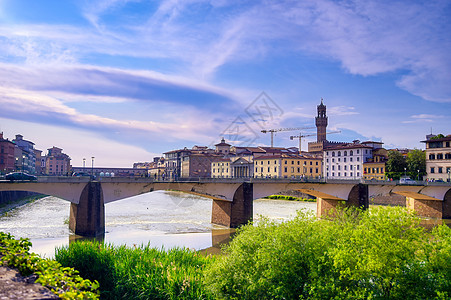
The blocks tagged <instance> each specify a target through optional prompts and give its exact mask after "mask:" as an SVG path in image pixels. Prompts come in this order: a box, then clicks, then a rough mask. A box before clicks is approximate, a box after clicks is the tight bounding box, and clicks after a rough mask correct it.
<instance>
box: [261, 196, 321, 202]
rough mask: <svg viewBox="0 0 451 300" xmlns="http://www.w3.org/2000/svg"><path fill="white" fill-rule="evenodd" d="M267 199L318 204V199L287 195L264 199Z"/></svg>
mask: <svg viewBox="0 0 451 300" xmlns="http://www.w3.org/2000/svg"><path fill="white" fill-rule="evenodd" d="M264 198H265V199H276V200H288V201H304V202H316V199H310V198H301V197H294V196H287V195H270V196H266V197H264Z"/></svg>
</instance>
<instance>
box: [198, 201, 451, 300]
mask: <svg viewBox="0 0 451 300" xmlns="http://www.w3.org/2000/svg"><path fill="white" fill-rule="evenodd" d="M450 264H451V229H450V228H448V227H447V226H445V225H442V226H439V227H438V228H436V229H434V230H433V231H432V232H426V231H425V230H424V229H423V228H422V227H421V226H419V219H418V218H416V217H415V216H413V215H411V214H409V213H407V212H406V210H405V208H400V207H396V208H395V207H388V208H387V207H376V208H372V209H371V211H369V212H368V211H367V212H359V211H355V210H352V209H345V210H340V211H337V212H335V213H334V219H331V218H329V219H321V220H316V219H315V217H314V216H313V215H311V214H308V213H304V212H301V213H299V214H298V216H297V217H296V218H295V219H294V220H292V221H288V222H286V223H283V224H280V225H277V224H275V223H273V222H270V221H267V220H266V221H265V222H260V223H259V224H258V225H254V226H253V225H248V226H245V227H243V228H242V229H240V230H239V234H238V235H237V236H236V237H235V239H234V240H233V241H232V242H231V244H230V245H229V247H228V248H227V249H226V255H225V256H223V257H220V258H218V259H217V260H216V261H214V262H213V263H212V264H211V265H209V266H208V267H207V269H206V272H205V280H206V284H207V287H208V288H209V289H210V291H211V292H212V293H213V294H214V295H215V296H217V297H219V298H222V299H295V298H300V299H305V298H309V299H446V298H449V297H450V296H451V284H450V282H451V271H450V270H451V268H450V267H451V265H450Z"/></svg>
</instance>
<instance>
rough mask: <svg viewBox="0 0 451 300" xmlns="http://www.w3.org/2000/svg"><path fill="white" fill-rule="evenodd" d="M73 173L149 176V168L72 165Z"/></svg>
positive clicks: (109, 175) (99, 175)
mask: <svg viewBox="0 0 451 300" xmlns="http://www.w3.org/2000/svg"><path fill="white" fill-rule="evenodd" d="M72 172H73V173H85V174H89V175H94V176H95V177H96V178H99V177H148V176H149V175H148V170H147V169H144V168H142V169H135V168H108V167H92V166H91V167H72Z"/></svg>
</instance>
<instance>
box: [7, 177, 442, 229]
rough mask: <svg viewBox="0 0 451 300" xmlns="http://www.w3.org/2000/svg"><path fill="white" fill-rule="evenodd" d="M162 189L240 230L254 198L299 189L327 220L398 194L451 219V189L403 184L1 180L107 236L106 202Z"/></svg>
mask: <svg viewBox="0 0 451 300" xmlns="http://www.w3.org/2000/svg"><path fill="white" fill-rule="evenodd" d="M157 190H174V191H181V192H186V193H191V194H195V195H199V196H204V197H208V198H211V199H213V205H212V218H211V222H212V223H214V224H219V225H223V226H227V227H237V226H240V225H242V224H245V223H247V222H248V221H249V220H251V219H252V214H253V210H252V200H254V199H258V198H262V197H265V196H268V195H273V194H277V193H281V192H284V191H292V190H297V191H301V192H303V193H306V194H309V195H312V196H315V197H317V215H318V217H321V216H322V215H323V214H325V213H327V212H328V211H329V210H330V209H332V208H334V207H336V206H337V205H345V206H357V207H362V208H364V209H366V208H368V206H369V199H370V198H377V197H387V196H392V195H394V194H396V195H401V196H403V197H406V206H407V207H408V208H409V209H411V210H415V211H417V212H418V214H419V215H422V216H426V217H434V218H451V185H450V184H449V183H448V184H435V185H434V184H427V185H399V184H397V183H396V182H387V181H369V182H363V183H362V182H361V181H359V180H328V181H327V182H325V181H324V180H309V181H300V180H292V179H258V178H246V179H243V178H234V179H215V178H194V179H193V178H191V179H180V180H177V181H155V180H153V179H152V178H146V177H136V178H135V177H102V178H100V179H99V180H98V181H91V180H90V179H89V177H39V178H38V181H34V182H28V181H16V182H9V181H0V191H30V192H37V193H41V194H45V195H51V196H56V197H59V198H62V199H64V200H67V201H70V202H71V209H70V218H69V227H70V229H71V230H73V231H74V232H75V233H76V234H78V235H83V236H97V235H99V234H103V233H104V232H105V208H104V204H105V203H110V202H113V201H117V200H120V199H125V198H129V197H132V196H135V195H139V194H143V193H149V192H153V191H157ZM398 197H399V196H398Z"/></svg>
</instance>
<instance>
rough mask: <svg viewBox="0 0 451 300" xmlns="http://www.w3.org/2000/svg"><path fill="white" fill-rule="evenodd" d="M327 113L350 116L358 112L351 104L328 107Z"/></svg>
mask: <svg viewBox="0 0 451 300" xmlns="http://www.w3.org/2000/svg"><path fill="white" fill-rule="evenodd" d="M328 114H329V115H330V116H350V115H358V114H359V113H358V112H356V111H355V107H352V106H332V107H330V108H329V112H328Z"/></svg>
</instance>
